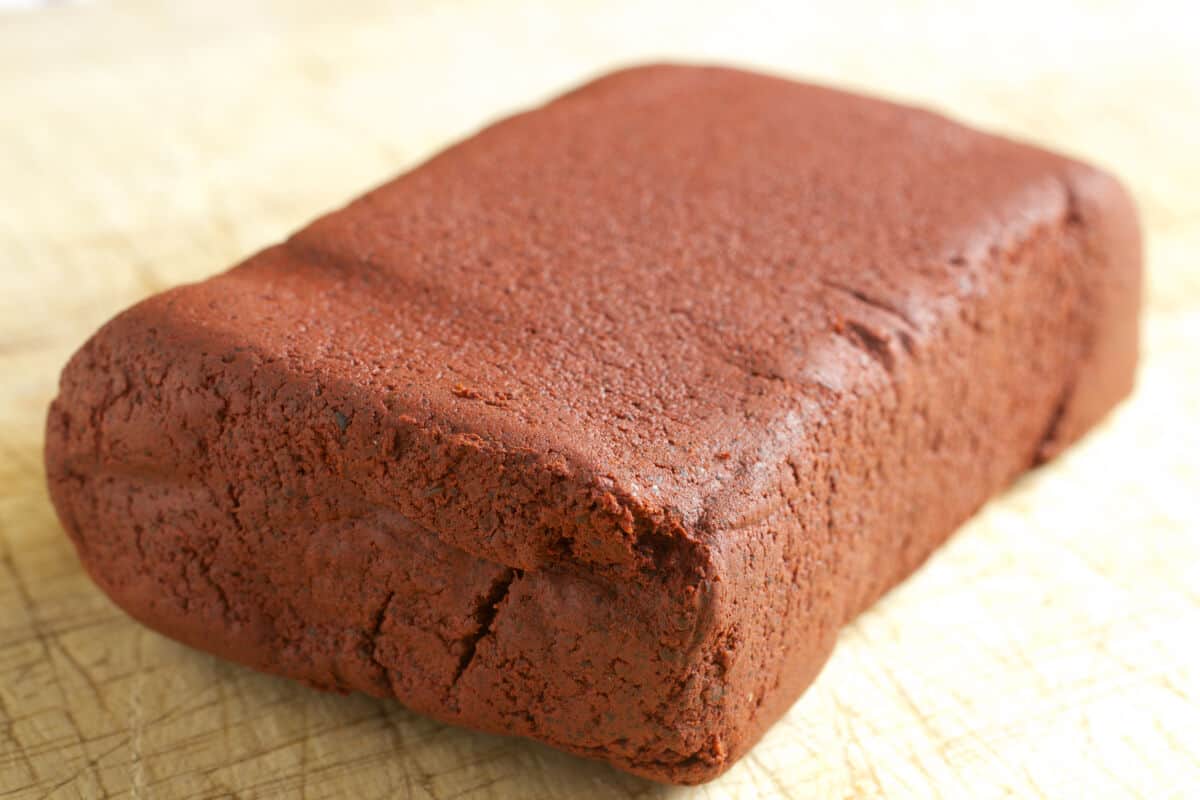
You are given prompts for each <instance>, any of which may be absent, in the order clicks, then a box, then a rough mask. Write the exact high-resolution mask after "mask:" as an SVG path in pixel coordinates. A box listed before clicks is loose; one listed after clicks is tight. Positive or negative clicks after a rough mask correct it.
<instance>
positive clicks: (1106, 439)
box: [0, 0, 1200, 798]
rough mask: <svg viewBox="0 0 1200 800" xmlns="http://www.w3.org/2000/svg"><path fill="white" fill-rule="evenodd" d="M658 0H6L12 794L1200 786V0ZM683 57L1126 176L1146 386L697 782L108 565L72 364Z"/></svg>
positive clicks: (864, 624) (1078, 791)
mask: <svg viewBox="0 0 1200 800" xmlns="http://www.w3.org/2000/svg"><path fill="white" fill-rule="evenodd" d="M642 5H645V4H644V3H641V2H615V1H610V2H599V0H597V1H596V2H591V1H590V0H589V2H576V3H571V2H562V3H559V4H557V5H556V6H554V7H553V8H551V7H550V6H546V7H544V8H543V7H540V6H538V5H536V4H533V3H528V2H448V3H434V2H420V3H408V4H399V3H397V4H393V5H385V4H382V3H371V4H358V3H351V2H347V1H346V0H342V1H341V2H334V3H327V2H312V3H289V2H282V1H280V2H268V3H253V2H232V1H228V2H196V3H193V4H190V5H186V6H185V5H177V6H164V5H161V4H157V3H149V2H146V3H132V2H131V3H107V2H95V3H93V4H91V5H87V6H81V7H61V6H55V7H54V8H52V9H50V10H46V11H31V12H23V13H16V12H14V13H8V14H0V794H4V793H6V792H12V793H14V794H15V796H17V797H43V796H47V797H89V798H91V797H103V796H108V795H131V796H134V797H166V798H176V797H189V798H190V797H195V798H200V797H218V796H239V797H273V796H288V797H302V798H324V797H351V798H375V797H381V798H382V797H406V796H412V797H433V798H451V797H471V796H478V797H484V798H509V797H512V798H544V797H545V798H548V797H587V796H597V797H617V798H621V797H632V796H641V797H657V796H660V795H661V796H673V797H674V796H678V797H691V796H696V797H704V798H717V797H754V796H774V795H780V796H790V797H851V796H855V797H882V796H887V797H938V796H941V797H948V798H964V797H980V798H987V797H1004V796H1017V797H1088V798H1091V797H1107V796H1134V795H1140V796H1144V797H1152V798H1160V797H1171V796H1174V797H1187V796H1191V797H1196V796H1198V793H1200V763H1198V758H1200V756H1198V751H1200V667H1198V664H1197V661H1198V658H1197V645H1196V643H1195V639H1197V638H1198V637H1200V435H1198V425H1200V61H1198V60H1197V58H1196V56H1195V55H1194V54H1192V53H1191V52H1189V48H1190V47H1194V46H1200V28H1198V27H1197V22H1196V21H1195V19H1192V18H1190V17H1189V15H1188V11H1189V9H1190V4H1184V3H1181V4H1179V5H1178V6H1177V7H1175V8H1171V7H1168V6H1165V5H1161V4H1145V3H1136V4H1135V3H1130V4H1128V5H1125V4H1118V3H1105V2H1093V3H1088V4H1085V5H1075V4H1071V5H1059V4H1055V3H1052V2H1032V3H1016V4H1014V3H989V4H981V5H980V6H979V7H978V8H973V9H972V8H968V7H967V6H963V5H956V4H950V3H934V2H929V3H916V2H899V3H886V4H880V5H878V6H875V7H871V8H867V9H864V8H861V7H859V8H853V9H851V8H849V7H848V6H849V5H850V4H828V5H837V6H838V7H839V9H840V10H839V11H837V12H836V14H837V16H833V17H831V16H826V15H825V14H824V13H821V14H819V13H816V12H811V11H805V10H802V9H801V8H800V6H799V4H793V3H781V4H778V5H776V6H773V7H768V6H765V5H761V4H753V3H749V4H748V3H733V2H731V3H728V4H724V5H717V4H710V3H706V2H691V3H689V2H678V3H675V2H672V3H662V4H657V5H655V6H654V8H653V9H652V10H640V9H639V7H640V6H642ZM952 5H953V7H954V9H955V10H953V11H948V10H945V9H946V7H949V6H952ZM168 8H169V9H170V10H165V9H168ZM665 56H673V57H680V58H691V59H716V60H726V61H734V62H737V63H742V64H758V65H762V66H769V67H771V68H773V69H775V70H778V71H782V72H784V73H787V74H794V75H800V76H808V77H811V78H816V79H821V80H827V81H832V82H836V83H839V84H843V85H848V86H854V87H862V88H867V89H871V90H873V91H877V92H879V93H883V94H887V95H890V96H893V97H897V98H904V99H910V100H914V101H918V102H921V103H926V104H931V105H934V106H936V107H939V108H943V109H946V110H950V111H953V112H954V113H955V114H956V115H958V116H961V117H964V118H966V119H968V120H970V121H974V122H976V123H979V124H983V125H987V126H990V127H995V128H998V129H1001V130H1004V131H1008V132H1010V133H1013V134H1017V135H1021V136H1025V137H1029V138H1033V139H1036V140H1039V141H1043V142H1046V143H1048V144H1051V145H1054V146H1057V147H1061V148H1064V149H1067V150H1070V151H1072V152H1075V153H1078V154H1080V155H1083V156H1085V157H1088V158H1091V159H1094V160H1096V161H1098V162H1101V163H1103V164H1105V165H1107V166H1109V167H1110V168H1112V169H1114V170H1116V171H1117V172H1118V173H1120V174H1121V175H1123V176H1124V177H1125V178H1126V179H1127V180H1128V181H1129V183H1130V184H1131V186H1132V187H1133V189H1134V191H1135V194H1136V195H1137V197H1138V200H1139V202H1140V203H1141V205H1142V208H1143V210H1144V214H1145V221H1146V224H1147V227H1148V231H1149V238H1148V250H1149V264H1150V286H1149V292H1148V315H1147V320H1146V344H1145V362H1144V368H1143V370H1142V373H1141V383H1140V388H1139V391H1138V393H1137V395H1136V397H1135V399H1134V400H1133V401H1132V402H1130V403H1129V404H1128V405H1126V406H1125V407H1124V408H1123V409H1122V410H1121V411H1120V412H1119V413H1118V414H1117V415H1116V416H1114V417H1113V418H1112V419H1111V420H1110V422H1109V423H1108V424H1107V425H1105V426H1104V428H1103V429H1102V430H1101V431H1100V432H1098V433H1097V434H1095V435H1094V436H1093V437H1091V438H1090V439H1088V440H1087V441H1086V443H1084V444H1083V446H1081V447H1080V448H1078V449H1077V450H1076V451H1074V452H1073V453H1071V454H1070V455H1069V456H1067V457H1066V458H1065V459H1064V460H1062V461H1060V462H1058V463H1056V464H1054V465H1052V466H1051V467H1049V468H1047V469H1044V470H1042V471H1041V472H1040V473H1038V474H1036V475H1034V476H1031V477H1029V478H1027V479H1025V480H1024V481H1023V482H1022V483H1020V484H1019V485H1018V486H1017V487H1016V488H1015V489H1014V490H1013V491H1011V492H1010V493H1009V494H1007V495H1006V496H1005V497H1003V498H1001V499H1000V500H998V501H996V502H995V503H993V504H992V505H991V506H990V507H989V508H988V509H987V511H986V512H985V513H984V514H983V515H982V516H981V517H980V518H979V519H978V520H976V521H975V522H973V523H972V524H970V525H969V526H968V527H967V528H966V529H965V530H964V531H962V533H961V534H960V535H959V536H958V537H957V538H956V539H955V540H954V541H953V542H952V543H951V544H950V545H949V546H948V547H947V548H946V549H945V550H944V551H943V552H942V553H940V554H939V555H938V556H937V557H936V558H935V559H934V560H933V561H932V562H931V563H930V564H929V566H928V567H927V568H926V569H924V570H923V571H922V572H921V573H920V574H919V575H918V576H917V577H916V578H915V579H913V580H912V581H910V582H909V583H908V584H907V585H905V586H904V587H903V588H901V589H900V590H899V591H897V592H895V593H894V594H893V595H891V596H890V597H889V598H887V599H886V601H885V602H884V603H883V604H881V605H880V606H879V607H878V608H877V609H876V610H874V611H872V612H871V613H869V614H867V615H866V616H865V617H864V618H863V619H862V620H860V621H859V622H858V623H857V624H856V625H854V626H853V628H851V629H850V630H848V631H847V632H846V634H845V635H844V637H843V641H842V643H841V646H840V649H839V650H838V652H837V654H836V656H835V657H834V659H833V661H832V663H831V664H830V665H829V667H828V669H827V670H826V671H825V673H824V674H823V676H822V677H821V678H820V680H819V681H818V683H817V684H816V685H815V686H814V687H813V689H812V690H811V691H810V692H809V693H808V694H807V695H806V696H805V697H804V698H803V699H802V700H801V701H800V702H799V703H798V704H797V705H796V707H795V708H794V709H793V710H792V712H791V713H790V714H789V715H788V717H787V718H786V719H785V720H784V721H783V722H781V723H780V724H779V725H778V726H777V727H776V728H775V729H774V730H773V731H772V732H771V733H770V735H769V736H768V737H767V739H766V740H765V741H764V742H763V743H762V744H761V745H760V746H759V747H758V748H757V749H756V750H754V752H753V753H752V754H751V755H750V756H749V757H748V758H746V759H745V760H744V761H743V762H741V764H739V765H738V766H737V767H736V768H735V769H733V770H732V771H731V772H730V773H729V774H728V775H727V776H726V777H725V778H723V779H722V780H720V781H718V782H716V783H714V784H711V785H709V786H707V787H703V788H701V789H698V790H693V791H694V795H693V794H689V792H688V790H669V789H663V788H660V787H655V786H652V785H650V784H647V783H643V782H641V781H639V780H636V779H633V778H630V777H627V776H624V775H621V774H618V773H616V772H614V771H612V770H609V769H608V768H606V767H603V766H600V765H596V764H591V763H588V762H584V761H579V760H576V759H574V758H571V757H568V756H564V755H560V754H558V753H555V752H552V751H550V750H548V749H545V748H542V747H540V746H537V745H532V744H528V743H522V742H515V741H509V740H505V739H501V738H497V737H490V736H483V735H478V734H472V733H468V732H464V731H460V730H457V729H451V728H446V727H443V726H440V725H437V724H435V723H432V722H429V721H426V720H423V719H420V718H418V717H416V716H414V715H412V714H409V713H407V712H406V711H404V710H402V709H400V708H398V707H397V706H396V705H395V704H392V703H386V702H376V701H373V700H369V699H367V698H364V697H361V696H356V697H348V698H342V697H333V696H327V695H322V694H318V693H315V692H311V691H308V690H305V689H302V688H299V687H297V686H294V685H292V684H290V683H287V682H285V681H282V680H278V679H273V678H269V677H265V676H261V675H257V674H254V673H251V672H249V671H247V670H244V669H241V668H239V667H234V666H230V665H228V664H225V663H222V662H220V661H218V660H216V659H214V658H211V657H209V656H207V655H203V654H199V653H196V652H192V651H189V650H187V649H185V648H183V647H181V646H179V645H177V644H174V643H173V642H170V641H167V640H166V639H163V638H162V637H159V636H157V635H155V634H153V633H150V632H147V631H145V630H143V629H141V628H140V627H138V626H137V625H136V624H134V623H133V622H131V621H129V620H128V619H126V618H125V617H124V616H123V615H122V614H120V613H119V612H118V611H117V610H116V609H115V608H114V607H113V606H112V605H111V604H110V603H109V602H108V601H107V600H106V599H105V598H104V596H103V595H101V594H100V593H99V592H98V591H97V590H96V589H95V588H93V587H92V585H91V584H90V583H89V582H88V580H87V579H86V578H85V577H84V575H83V573H82V572H81V570H80V567H79V565H78V563H77V562H76V560H75V556H74V553H73V552H72V550H71V547H70V546H69V545H68V543H67V541H66V539H65V538H64V537H63V535H62V534H61V531H60V530H59V527H58V524H57V522H56V521H55V518H54V516H53V513H52V511H51V508H50V506H49V504H48V502H47V499H46V493H45V491H44V489H43V485H42V466H41V456H40V447H41V439H42V427H41V426H42V422H43V416H44V409H45V406H46V403H47V401H48V400H49V398H50V396H51V394H52V392H53V388H54V382H55V379H56V376H57V372H58V370H59V368H60V367H61V365H62V364H63V362H64V361H65V360H66V358H67V356H68V355H69V354H70V352H71V351H72V350H73V349H74V348H75V347H77V346H78V345H79V344H80V343H81V342H82V341H83V340H84V338H85V337H86V336H87V334H88V333H89V332H91V331H92V330H93V329H94V328H95V327H96V326H97V325H98V324H100V323H101V322H102V321H104V320H105V319H106V318H107V317H109V316H110V315H111V314H113V313H114V312H115V311H117V310H118V309H120V308H122V307H123V306H125V305H127V304H128V303H130V302H131V301H133V300H135V299H137V298H139V297H141V296H143V295H145V294H146V293H148V292H151V291H153V290H156V289H159V288H161V287H164V286H167V285H170V284H173V283H176V282H179V281H185V280H192V279H196V278H200V277H202V276H205V275H208V274H210V273H212V272H214V271H216V270H219V269H221V268H223V267H225V266H227V265H228V264H229V263H231V262H232V261H234V260H235V259H237V258H238V257H240V256H242V255H244V254H246V253H249V252H250V251H252V250H254V249H255V248H258V247H260V246H262V245H264V244H266V243H268V242H270V241H272V240H273V239H276V238H278V237H280V236H282V235H284V234H285V233H287V232H288V231H289V230H290V229H292V228H294V227H296V226H298V225H299V224H301V223H303V222H304V221H305V220H307V219H309V218H311V217H312V216H314V215H316V214H317V213H319V212H321V211H323V210H325V209H328V208H330V207H332V206H334V205H336V204H339V203H341V202H343V201H345V200H346V199H348V198H350V197H351V196H353V195H354V194H356V193H358V192H359V191H361V190H363V189H365V188H366V187H368V186H370V185H372V184H374V183H377V182H379V181H381V180H383V179H384V178H386V177H387V176H389V175H390V174H393V173H395V172H397V171H398V170H400V169H401V168H403V167H405V166H407V165H410V164H412V163H414V161H416V160H418V159H420V158H422V157H423V156H425V155H427V154H429V153H431V152H432V151H434V150H435V149H437V148H439V147H441V146H442V145H444V144H445V143H447V142H448V141H450V140H452V139H454V138H456V137H458V136H461V135H463V134H465V133H466V132H468V131H470V130H471V129H473V128H475V127H476V126H478V125H480V124H481V123H483V122H485V121H486V120H488V119H491V118H494V117H495V116H496V115H497V114H500V113H502V112H505V111H508V110H510V109H513V108H516V107H519V106H522V105H527V104H530V103H533V102H536V101H538V100H540V99H541V98H544V97H546V96H547V95H549V94H551V93H553V92H555V91H557V90H559V89H561V88H564V87H566V86H569V85H571V84H573V83H575V82H577V81H578V80H580V79H582V78H583V77H585V76H588V75H590V74H593V73H595V72H598V71H600V70H602V69H604V68H607V67H609V66H612V65H616V64H620V63H627V62H629V61H631V60H645V59H648V58H655V57H665ZM674 792H678V794H673V793H674Z"/></svg>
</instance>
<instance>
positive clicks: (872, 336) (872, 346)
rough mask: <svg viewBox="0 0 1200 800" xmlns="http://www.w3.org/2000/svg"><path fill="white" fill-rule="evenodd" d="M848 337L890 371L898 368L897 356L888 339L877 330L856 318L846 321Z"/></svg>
mask: <svg viewBox="0 0 1200 800" xmlns="http://www.w3.org/2000/svg"><path fill="white" fill-rule="evenodd" d="M846 338H847V339H849V340H850V341H851V342H853V343H854V344H856V345H858V346H859V347H861V348H862V350H863V351H865V352H866V354H867V355H869V356H870V357H871V358H873V359H875V360H876V361H878V362H879V364H880V365H881V366H882V367H883V368H884V369H885V370H887V371H888V372H891V371H892V370H894V369H895V368H896V356H895V355H894V354H893V353H892V349H891V348H890V347H888V340H887V339H886V338H884V337H883V336H880V335H879V334H878V333H877V332H876V331H874V330H872V329H871V328H870V327H868V326H866V325H864V324H863V323H861V322H857V321H855V320H847V321H846Z"/></svg>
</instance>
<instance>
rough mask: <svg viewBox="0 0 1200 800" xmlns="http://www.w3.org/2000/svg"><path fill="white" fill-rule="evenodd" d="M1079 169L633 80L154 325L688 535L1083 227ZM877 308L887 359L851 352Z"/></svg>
mask: <svg viewBox="0 0 1200 800" xmlns="http://www.w3.org/2000/svg"><path fill="white" fill-rule="evenodd" d="M1071 168H1072V167H1071V165H1070V162H1067V161H1065V160H1062V159H1059V158H1058V157H1055V156H1052V155H1049V154H1046V153H1043V152H1041V151H1039V150H1036V149H1034V148H1030V147H1026V146H1022V145H1019V144H1016V143H1013V142H1010V141H1006V140H1004V139H1001V138H997V137H993V136H988V135H984V134H981V133H977V132H974V131H971V130H969V129H967V128H964V127H962V126H960V125H957V124H954V123H952V122H950V121H948V120H946V119H943V118H942V117H939V116H936V115H934V114H930V113H926V112H924V111H919V110H914V109H910V108H904V107H900V106H896V105H892V104H889V103H885V102H881V101H877V100H872V99H866V98H862V97H857V96H853V95H849V94H845V93H841V92H837V91H831V90H828V89H822V88H816V87H812V86H807V85H802V84H796V83H792V82H789V81H784V80H780V79H775V78H769V77H762V76H756V75H751V74H747V73H742V72H738V71H734V70H728V69H711V68H691V67H673V66H662V67H646V68H639V69H633V70H628V71H624V72H620V73H616V74H614V75H610V76H608V77H605V78H602V79H600V80H598V81H596V82H594V83H592V84H590V85H588V86H585V87H584V88H581V89H579V90H577V91H575V92H572V93H571V94H568V95H567V96H565V97H563V98H561V99H558V100H556V101H554V102H552V103H551V104H549V105H548V106H546V107H544V108H541V109H539V110H536V111H533V112H531V113H527V114H522V115H518V116H516V117H513V118H511V119H508V120H505V121H503V122H501V123H499V124H497V125H494V126H492V127H490V128H488V129H487V130H485V131H483V132H482V133H480V134H479V135H477V136H475V137H474V138H471V139H469V140H467V141H465V142H463V143H461V144H459V145H457V146H455V147H453V148H451V149H450V150H449V151H447V152H445V153H443V154H441V155H439V156H437V157H436V158H434V159H432V160H431V161H429V162H428V163H426V164H424V165H423V166H421V167H419V168H418V169H416V170H414V171H413V172H411V173H408V174H406V175H404V176H402V177H400V178H398V179H396V180H394V181H392V182H390V183H388V184H386V185H384V186H382V187H380V188H379V189H377V190H375V191H373V192H371V193H369V194H367V195H366V196H364V197H363V198H361V199H359V200H357V201H355V202H354V203H352V204H351V205H350V206H349V207H347V208H345V209H343V210H341V211H338V212H336V213H333V214H331V215H329V216H326V217H324V218H323V219H320V220H318V221H317V222H315V223H314V224H312V225H311V226H309V227H308V228H306V229H304V230H303V231H301V232H300V233H298V234H297V235H296V236H294V237H293V238H292V239H290V240H289V241H288V242H287V243H286V244H285V245H282V246H280V247H276V248H272V249H270V250H268V251H266V252H264V253H262V254H260V255H259V256H256V257H255V258H253V259H251V260H249V261H248V262H246V263H245V264H243V265H242V266H240V267H238V268H236V269H234V270H232V271H230V272H229V273H226V274H224V275H221V276H219V277H217V278H215V279H213V280H210V281H208V282H205V283H202V284H198V285H195V286H190V287H185V288H183V289H180V290H176V291H173V292H170V293H167V294H166V295H163V296H160V297H158V298H154V299H152V300H151V301H149V302H148V303H147V304H144V305H143V307H142V308H141V309H140V311H138V312H137V313H139V314H141V315H142V318H143V319H151V320H158V319H160V318H161V322H162V324H163V325H169V326H177V327H182V328H187V329H188V332H187V335H188V336H192V337H198V338H199V340H200V341H201V342H203V346H205V347H208V346H209V344H210V343H212V342H219V343H220V346H228V347H231V348H233V347H236V348H245V349H248V350H251V351H254V352H256V353H258V354H259V355H260V356H261V357H263V358H265V359H270V360H272V361H273V362H275V363H279V364H286V366H287V368H288V369H289V370H292V371H293V372H294V373H295V374H297V375H299V376H301V377H304V376H314V377H315V379H316V380H317V382H319V383H324V384H327V385H329V384H338V385H342V386H348V387H354V391H356V392H358V393H359V395H360V396H362V397H364V398H368V399H370V398H374V401H377V402H378V403H379V404H386V407H387V408H389V409H392V410H397V409H398V410H399V411H402V412H404V413H405V414H409V415H411V416H412V417H415V418H416V419H418V420H423V421H427V420H437V421H439V423H440V424H442V425H443V426H444V427H446V428H448V429H453V430H459V431H464V432H470V433H472V434H475V435H478V436H479V437H481V439H482V440H483V441H486V442H489V443H490V445H491V446H495V447H499V448H503V449H505V450H507V451H510V452H512V451H521V450H525V449H528V450H530V451H532V452H537V453H542V454H545V453H550V454H554V455H555V457H560V458H561V460H562V462H563V464H564V465H565V467H566V469H569V470H572V471H575V472H577V473H580V474H590V475H591V476H593V477H594V478H595V479H596V480H598V481H600V482H601V483H602V484H604V485H607V486H609V487H613V488H615V490H619V492H620V493H621V494H622V495H623V496H626V497H629V498H633V499H634V500H636V501H637V502H638V503H641V504H644V505H645V506H646V507H650V508H656V509H659V510H665V511H666V512H667V513H669V514H670V515H672V516H673V517H675V518H676V519H678V520H680V521H683V522H684V523H685V524H694V523H695V522H696V521H697V520H698V519H700V518H701V516H702V515H703V514H704V513H705V512H706V511H707V510H709V508H710V507H711V505H712V504H713V503H715V502H720V500H719V498H720V496H721V494H722V492H728V491H730V490H731V489H730V487H733V490H735V491H743V492H744V491H748V490H749V489H748V487H750V486H751V485H752V484H753V481H754V475H755V472H756V470H761V469H763V467H764V465H769V464H771V463H776V464H777V463H778V462H779V460H780V458H781V457H782V454H783V453H784V452H786V451H787V449H788V448H789V447H790V446H791V445H792V444H794V442H795V439H796V437H800V436H803V435H804V428H805V425H806V424H807V423H806V420H810V419H812V418H813V416H812V415H813V413H814V411H815V410H816V409H819V408H821V406H822V404H827V403H829V402H837V398H839V397H843V396H845V395H847V394H848V393H852V392H856V391H861V390H862V389H863V388H864V387H867V386H870V385H871V381H874V380H880V379H883V380H886V379H887V374H888V370H889V369H891V368H892V367H894V365H895V362H896V360H897V359H905V358H913V357H919V354H920V349H921V346H922V342H923V341H924V340H925V338H926V337H927V335H928V332H929V331H930V330H932V329H933V328H935V327H936V326H937V324H938V320H939V319H941V318H942V317H943V316H945V315H951V314H955V313H957V312H956V308H957V306H958V305H959V304H961V303H963V302H965V301H969V298H970V297H972V296H973V294H975V293H978V292H982V291H987V287H988V285H989V284H988V281H986V280H982V279H981V276H982V273H981V270H983V269H985V267H987V264H988V263H989V259H988V252H989V248H996V247H1004V246H1006V243H1012V242H1015V241H1019V240H1020V239H1021V238H1022V236H1023V235H1024V234H1025V233H1027V232H1028V231H1029V230H1030V229H1032V228H1033V227H1035V226H1038V225H1042V224H1049V225H1053V224H1059V223H1060V222H1061V221H1062V220H1063V219H1064V218H1065V217H1066V216H1067V215H1068V214H1070V213H1071V208H1070V207H1071V202H1072V201H1071V196H1070V192H1069V191H1068V190H1067V189H1066V184H1065V183H1064V177H1063V176H1064V175H1065V174H1066V172H1067V171H1068V170H1069V169H1071ZM864 306H869V307H870V308H871V309H872V311H871V313H873V314H875V319H877V320H884V323H882V324H881V326H876V329H879V328H882V329H883V330H884V333H883V334H882V335H880V334H879V333H878V331H876V332H875V333H871V332H864V331H862V330H858V331H856V330H855V329H854V326H853V324H849V325H848V321H849V322H850V323H852V322H853V319H854V317H855V315H856V314H860V313H862V309H863V307H864ZM913 353H915V354H917V355H916V356H914V355H912V354H913ZM344 422H345V421H343V420H339V424H343V423H344ZM739 487H740V488H739Z"/></svg>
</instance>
